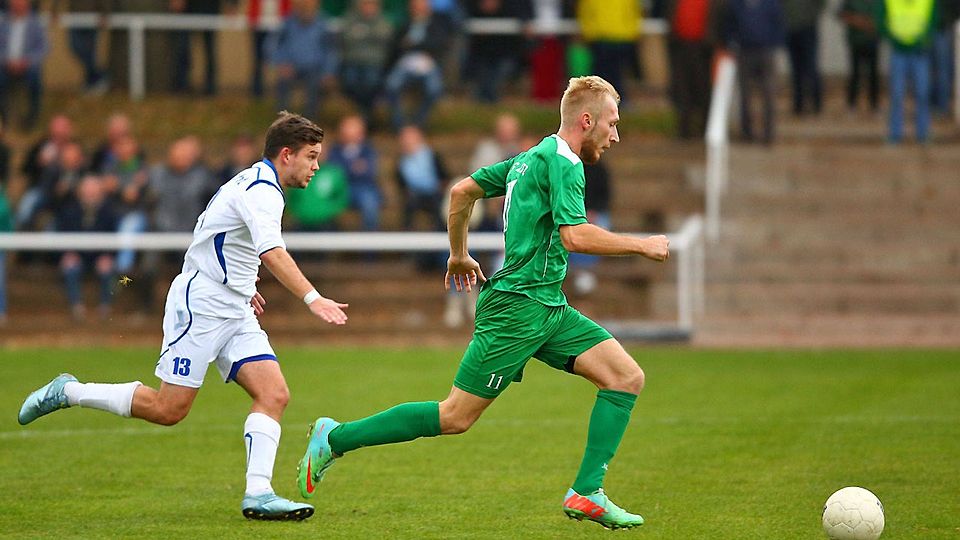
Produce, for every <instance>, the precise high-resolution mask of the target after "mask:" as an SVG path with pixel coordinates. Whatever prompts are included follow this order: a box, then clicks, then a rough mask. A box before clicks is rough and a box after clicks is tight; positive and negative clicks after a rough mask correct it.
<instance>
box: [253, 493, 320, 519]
mask: <svg viewBox="0 0 960 540" xmlns="http://www.w3.org/2000/svg"><path fill="white" fill-rule="evenodd" d="M240 509H241V510H242V511H243V517H245V518H247V519H260V520H265V521H303V520H305V519H307V518H308V517H310V516H312V515H313V507H312V506H310V505H309V504H304V503H296V502H293V501H288V500H287V499H284V498H283V497H280V496H278V495H277V494H276V493H264V494H263V495H255V496H251V495H247V496H246V497H244V498H243V502H242V503H240Z"/></svg>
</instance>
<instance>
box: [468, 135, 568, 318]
mask: <svg viewBox="0 0 960 540" xmlns="http://www.w3.org/2000/svg"><path fill="white" fill-rule="evenodd" d="M470 176H471V178H473V179H474V180H475V181H476V182H477V184H479V185H480V187H482V188H483V191H484V197H499V196H501V195H504V196H505V197H506V199H505V200H504V203H503V237H504V244H505V246H506V253H505V259H504V263H503V268H502V269H501V270H500V271H499V272H497V273H496V274H494V275H493V276H492V277H491V278H490V281H489V282H488V283H487V284H486V285H485V287H493V289H495V290H499V291H507V292H513V293H519V294H523V295H525V296H527V297H529V298H530V299H532V300H535V301H537V302H540V303H541V304H543V305H546V306H563V305H566V303H567V299H566V297H564V295H563V291H561V290H560V286H561V285H562V284H563V278H564V277H566V275H567V257H568V256H569V253H568V252H567V250H566V248H564V247H563V243H562V242H561V241H560V226H561V225H579V224H581V223H586V222H587V211H586V209H585V208H584V204H583V190H584V183H585V181H584V178H583V163H582V162H581V161H580V158H579V157H578V156H577V155H576V154H575V153H573V150H571V149H570V146H569V145H567V143H566V141H564V140H563V139H561V138H560V137H559V136H558V135H550V136H549V137H546V138H544V139H543V140H542V141H540V144H538V145H536V146H534V147H533V148H531V149H530V150H527V151H526V152H523V153H522V154H519V155H517V156H516V157H513V158H511V159H508V160H506V161H501V162H500V163H497V164H495V165H491V166H489V167H484V168H482V169H480V170H478V171H477V172H475V173H473V174H472V175H470Z"/></svg>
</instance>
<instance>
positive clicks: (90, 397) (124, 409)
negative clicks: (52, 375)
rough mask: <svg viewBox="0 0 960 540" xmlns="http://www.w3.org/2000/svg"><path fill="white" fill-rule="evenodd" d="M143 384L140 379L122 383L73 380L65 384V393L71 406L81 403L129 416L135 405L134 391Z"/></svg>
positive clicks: (85, 405)
mask: <svg viewBox="0 0 960 540" xmlns="http://www.w3.org/2000/svg"><path fill="white" fill-rule="evenodd" d="M142 384H143V383H141V382H140V381H133V382H128V383H121V384H101V383H79V382H73V381H71V382H68V383H67V384H65V385H63V393H64V395H66V396H67V403H68V404H70V405H71V406H73V405H79V406H81V407H88V408H91V409H100V410H101V411H107V412H112V413H113V414H116V415H120V416H124V417H127V418H129V417H130V406H131V405H133V393H134V392H136V391H137V387H138V386H141V385H142Z"/></svg>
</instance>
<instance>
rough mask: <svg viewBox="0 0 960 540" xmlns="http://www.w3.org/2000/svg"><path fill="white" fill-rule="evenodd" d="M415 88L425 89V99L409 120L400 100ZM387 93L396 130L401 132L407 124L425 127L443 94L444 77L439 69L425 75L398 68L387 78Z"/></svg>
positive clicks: (436, 68)
mask: <svg viewBox="0 0 960 540" xmlns="http://www.w3.org/2000/svg"><path fill="white" fill-rule="evenodd" d="M414 86H420V87H421V88H422V89H423V98H422V100H421V101H420V105H419V107H418V108H417V112H416V113H414V115H413V116H412V117H409V118H407V116H406V115H405V114H404V113H403V107H402V106H401V103H400V100H401V98H402V97H403V93H404V92H405V91H406V90H407V89H409V88H412V87H414ZM386 91H387V100H388V101H389V102H390V115H391V119H392V122H393V128H394V129H396V130H399V129H400V128H402V127H403V126H405V125H407V124H416V125H417V126H421V127H423V125H424V123H425V122H426V121H427V116H428V115H429V114H430V111H431V110H432V109H433V105H434V104H435V103H436V102H437V100H438V99H440V96H441V95H442V94H443V75H442V74H441V73H440V68H438V67H435V68H434V69H432V70H430V71H428V72H427V73H425V74H419V73H415V72H413V71H409V70H405V69H403V68H402V67H401V66H397V67H396V68H394V69H393V71H391V72H390V74H389V75H388V76H387V82H386Z"/></svg>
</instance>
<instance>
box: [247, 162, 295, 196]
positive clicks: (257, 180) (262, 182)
mask: <svg viewBox="0 0 960 540" xmlns="http://www.w3.org/2000/svg"><path fill="white" fill-rule="evenodd" d="M263 163H265V164H266V165H267V167H270V170H271V171H273V176H274V177H275V178H276V179H277V182H278V183H279V182H280V175H279V174H277V168H276V167H274V166H273V162H272V161H270V159H269V158H263ZM257 184H269V185H271V186H273V187H274V189H276V190H277V191H279V192H280V196H281V197H283V200H287V197H286V196H285V195H284V194H283V189H281V188H280V186H279V185H278V184H274V183H273V182H271V181H269V180H261V179H260V169H259V168H258V169H257V179H256V180H254V181H253V182H250V185H249V186H247V189H246V191H250V188H252V187H253V186H255V185H257Z"/></svg>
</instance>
